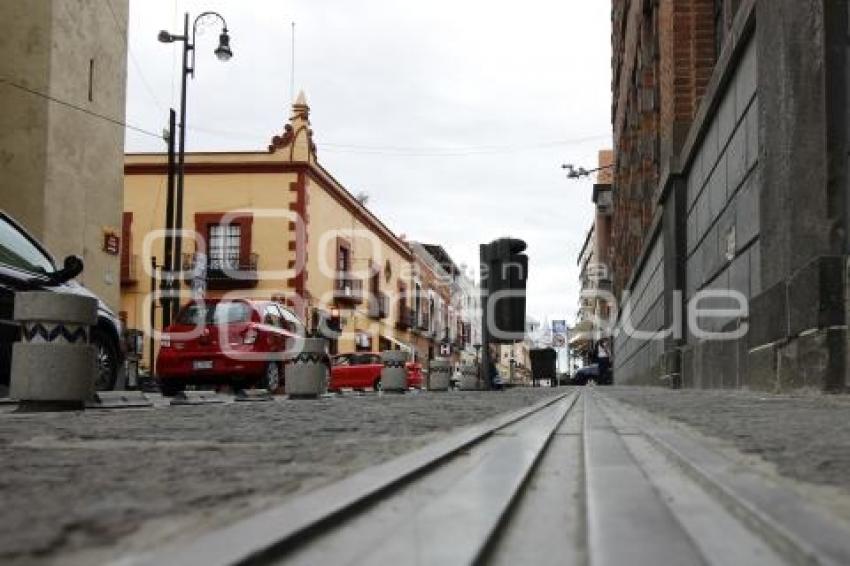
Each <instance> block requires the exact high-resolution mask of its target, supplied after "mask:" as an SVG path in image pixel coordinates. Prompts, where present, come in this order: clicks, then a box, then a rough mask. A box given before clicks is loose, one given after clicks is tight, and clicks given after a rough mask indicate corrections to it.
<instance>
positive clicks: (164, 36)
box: [157, 30, 174, 43]
mask: <svg viewBox="0 0 850 566" xmlns="http://www.w3.org/2000/svg"><path fill="white" fill-rule="evenodd" d="M157 39H158V40H159V41H160V43H172V42H173V41H174V36H172V35H171V34H170V33H168V32H167V31H165V30H162V31H161V32H159V35H158V36H157Z"/></svg>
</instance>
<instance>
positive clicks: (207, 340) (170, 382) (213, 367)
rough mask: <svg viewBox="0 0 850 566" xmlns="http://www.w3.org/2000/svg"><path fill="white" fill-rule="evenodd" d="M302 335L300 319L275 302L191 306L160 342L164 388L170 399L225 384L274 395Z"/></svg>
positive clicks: (159, 375) (159, 362)
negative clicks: (189, 390)
mask: <svg viewBox="0 0 850 566" xmlns="http://www.w3.org/2000/svg"><path fill="white" fill-rule="evenodd" d="M299 336H302V337H303V336H304V325H303V324H302V323H301V321H299V320H298V317H297V316H295V314H293V313H292V311H290V310H288V309H287V308H285V307H283V306H281V305H279V304H277V303H273V302H271V301H255V300H241V299H240V300H226V301H219V300H207V301H204V302H192V303H189V304H188V305H186V306H185V307H183V309H182V310H181V311H180V313H179V314H178V315H177V319H176V322H175V323H174V324H172V325H171V326H169V327H168V328H166V329H165V332H164V334H163V336H162V340H161V341H160V350H159V357H158V358H157V360H156V375H157V379H158V381H159V386H160V390H161V391H162V394H163V395H167V396H171V395H174V394H175V393H177V392H179V391H182V390H183V389H184V388H185V387H186V385H189V384H193V385H194V384H215V385H221V384H227V385H231V386H233V387H245V386H248V385H258V386H260V387H263V388H265V389H268V390H269V391H274V390H276V389H278V388H279V387H280V386H281V385H282V384H283V371H284V364H283V361H284V358H285V356H286V355H287V352H288V350H289V349H290V348H292V347H293V346H294V342H295V340H296V338H297V337H299Z"/></svg>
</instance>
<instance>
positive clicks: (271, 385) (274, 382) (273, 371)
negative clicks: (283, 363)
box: [260, 362, 280, 393]
mask: <svg viewBox="0 0 850 566" xmlns="http://www.w3.org/2000/svg"><path fill="white" fill-rule="evenodd" d="M260 385H261V386H262V388H263V389H268V391H269V393H274V392H275V391H276V390H277V389H278V388H279V387H280V365H278V364H277V363H276V362H269V363H268V364H266V370H265V371H264V372H263V379H262V381H261V382H260Z"/></svg>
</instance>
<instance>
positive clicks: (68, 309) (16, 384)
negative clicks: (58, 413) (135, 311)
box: [10, 291, 97, 408]
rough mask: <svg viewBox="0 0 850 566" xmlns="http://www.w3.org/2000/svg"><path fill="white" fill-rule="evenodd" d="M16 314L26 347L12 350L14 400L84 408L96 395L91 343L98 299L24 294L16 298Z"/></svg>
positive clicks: (11, 389)
mask: <svg viewBox="0 0 850 566" xmlns="http://www.w3.org/2000/svg"><path fill="white" fill-rule="evenodd" d="M14 310H15V320H16V321H17V322H19V323H20V325H21V342H20V343H16V344H14V346H13V348H12V371H11V383H10V385H11V387H10V395H11V396H12V397H14V398H16V399H19V400H20V401H21V402H23V403H39V404H42V405H44V404H50V403H58V404H61V405H63V408H64V407H67V408H83V407H84V405H85V403H86V402H87V401H90V400H91V399H92V396H93V395H94V380H95V373H96V363H95V350H94V348H93V347H92V346H90V345H89V343H88V342H89V327H90V326H91V325H93V324H95V323H96V322H97V300H96V299H94V298H92V297H85V296H80V295H71V294H65V293H51V292H44V291H35V292H22V293H17V294H16V295H15V309H14Z"/></svg>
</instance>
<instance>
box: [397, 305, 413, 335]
mask: <svg viewBox="0 0 850 566" xmlns="http://www.w3.org/2000/svg"><path fill="white" fill-rule="evenodd" d="M415 318H416V315H415V313H414V312H413V309H411V308H408V307H406V306H404V305H401V306H399V310H398V320H397V321H396V323H395V327H396V328H398V329H399V330H409V329H410V328H413V326H414V324H415V322H416V321H415Z"/></svg>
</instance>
